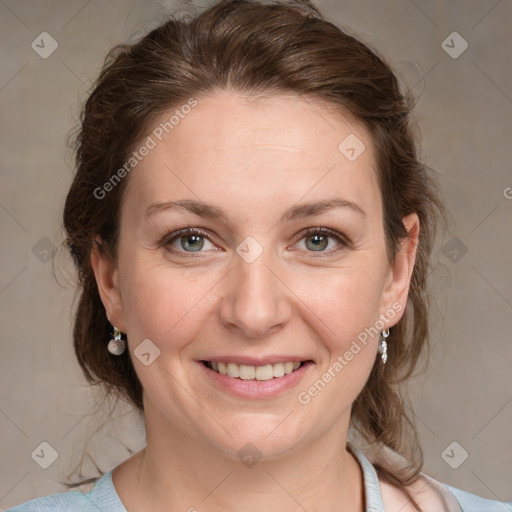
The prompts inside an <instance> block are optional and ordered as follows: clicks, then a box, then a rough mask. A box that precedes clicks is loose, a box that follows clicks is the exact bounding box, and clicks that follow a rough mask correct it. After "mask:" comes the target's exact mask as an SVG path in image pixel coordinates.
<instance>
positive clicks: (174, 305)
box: [120, 255, 212, 346]
mask: <svg viewBox="0 0 512 512" xmlns="http://www.w3.org/2000/svg"><path fill="white" fill-rule="evenodd" d="M120 265H121V262H120ZM122 270H123V271H124V276H125V277H124V279H123V281H122V286H121V293H122V299H123V308H124V311H125V317H126V324H127V330H128V333H129V335H130V338H131V340H132V341H133V342H134V343H137V342H140V341H141V340H143V339H146V338H149V339H151V340H152V341H153V342H154V343H156V344H157V345H158V346H162V345H163V344H164V342H165V344H166V346H168V345H169V343H170V342H171V343H173V344H175V345H178V344H179V343H180V342H179V341H178V340H180V339H182V338H183V337H184V336H186V338H187V340H184V343H185V342H186V341H188V340H189V339H191V338H192V337H193V335H194V332H192V331H193V330H194V329H196V330H200V326H201V325H202V324H203V323H204V322H203V320H202V319H201V316H202V312H203V310H204V302H202V299H204V298H205V296H206V295H207V294H208V291H209V290H210V289H211V288H212V282H211V281H212V278H211V275H210V276H209V277H208V276H207V275H203V274H202V273H197V272H196V273H194V272H193V271H190V272H183V271H180V270H179V269H176V268H171V267H169V266H168V265H166V263H165V262H164V263H162V262H160V263H156V264H155V262H154V260H151V259H150V258H147V259H144V258H140V257H139V258H138V257H137V255H134V257H133V258H126V261H125V265H124V268H123V269H122ZM184 330H186V331H187V332H186V333H185V332H184ZM191 330H192V331H191ZM189 331H190V332H189Z"/></svg>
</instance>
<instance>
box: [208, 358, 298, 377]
mask: <svg viewBox="0 0 512 512" xmlns="http://www.w3.org/2000/svg"><path fill="white" fill-rule="evenodd" d="M203 364H204V365H205V366H206V367H208V368H210V369H211V370H213V371H214V372H217V373H220V374H222V375H227V376H228V377H232V378H234V379H241V380H252V379H255V380H271V379H278V378H281V377H284V376H285V375H289V374H291V373H292V372H294V371H295V370H297V369H299V368H300V367H301V365H302V362H300V361H295V362H287V363H275V364H266V365H264V366H251V365H245V364H237V363H228V364H226V363H221V362H217V361H203Z"/></svg>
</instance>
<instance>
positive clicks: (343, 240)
mask: <svg viewBox="0 0 512 512" xmlns="http://www.w3.org/2000/svg"><path fill="white" fill-rule="evenodd" d="M318 234H321V235H328V236H329V237H330V238H334V239H335V240H336V241H337V242H338V243H339V244H340V245H341V247H338V248H337V249H331V250H329V251H306V252H310V253H315V252H318V253H320V254H321V255H313V254H312V257H313V258H322V257H325V255H328V256H332V255H333V254H334V253H338V252H339V251H342V250H344V249H347V248H349V247H351V242H350V240H349V239H348V238H347V237H345V236H344V235H342V234H341V233H338V232H337V231H334V230H332V229H328V228H308V229H306V230H304V231H302V232H301V233H300V238H298V239H297V242H300V241H301V240H302V239H303V238H306V237H308V236H310V235H318ZM187 235H188V236H190V235H198V236H202V237H205V238H207V239H208V240H209V241H210V242H211V243H214V242H213V241H212V240H211V239H210V236H209V235H208V233H207V232H206V231H203V230H201V229H198V228H190V227H189V228H184V229H180V230H179V231H175V232H174V233H171V234H170V235H168V236H165V237H164V238H163V239H162V241H161V242H160V245H161V246H163V247H166V248H169V246H170V245H171V243H172V242H174V241H175V240H177V239H179V238H182V237H184V236H187ZM297 242H296V243H297ZM169 250H170V251H171V252H173V253H177V254H180V255H181V254H188V255H189V256H187V257H192V258H201V257H203V256H199V254H201V252H202V251H198V252H197V255H196V253H194V252H187V251H180V250H177V249H175V248H174V247H172V248H169Z"/></svg>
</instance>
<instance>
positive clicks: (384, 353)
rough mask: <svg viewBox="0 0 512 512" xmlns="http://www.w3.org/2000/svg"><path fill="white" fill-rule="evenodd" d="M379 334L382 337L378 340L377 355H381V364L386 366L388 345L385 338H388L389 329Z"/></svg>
mask: <svg viewBox="0 0 512 512" xmlns="http://www.w3.org/2000/svg"><path fill="white" fill-rule="evenodd" d="M380 334H381V336H382V337H381V339H380V340H379V353H380V354H381V357H382V362H383V364H386V361H387V360H388V343H387V341H386V338H387V337H388V336H389V329H384V330H383V331H382V332H381V333H380Z"/></svg>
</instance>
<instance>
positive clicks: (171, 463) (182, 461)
mask: <svg viewBox="0 0 512 512" xmlns="http://www.w3.org/2000/svg"><path fill="white" fill-rule="evenodd" d="M148 417H151V418H152V420H153V421H148V419H147V418H148ZM154 420H155V416H154V415H147V416H146V437H147V446H146V448H145V449H144V450H142V451H141V452H139V453H137V454H136V455H135V456H133V457H132V458H131V459H129V460H128V461H126V462H125V463H123V464H122V465H121V466H119V467H118V468H117V469H116V470H115V471H114V473H113V482H114V486H115V488H116V490H117V492H118V494H119V496H120V498H121V500H122V501H123V503H124V504H125V506H126V508H127V509H128V510H152V511H155V512H159V511H160V510H162V511H164V510H165V511H167V510H183V511H189V512H201V511H203V510H208V511H211V512H220V511H222V512H234V511H235V510H236V511H239V510H244V511H246V512H256V511H261V510H265V511H268V512H278V511H279V512H288V511H290V512H291V511H296V510H300V509H302V510H324V509H325V510H332V511H337V510H340V511H341V510H351V511H361V512H362V511H363V510H364V481H363V475H362V471H361V468H360V466H359V464H358V462H357V461H356V460H355V458H354V456H353V455H352V454H351V453H350V452H349V451H348V450H347V448H346V440H347V432H348V424H347V425H346V427H345V428H341V427H340V426H339V425H336V426H335V427H333V428H332V429H331V430H330V431H328V432H326V433H324V435H322V436H320V437H319V438H318V439H316V440H314V441H309V442H308V444H304V446H302V447H300V448H297V449H296V450H293V451H288V452H287V453H285V454H284V455H280V456H279V457H275V458H273V459H272V460H268V459H267V458H265V457H264V456H262V458H261V459H259V460H257V461H256V462H254V461H253V462H254V463H253V464H252V463H251V462H247V463H246V464H244V463H243V462H241V460H239V459H237V458H234V457H230V456H229V455H227V454H225V453H223V452H222V451H220V450H219V449H217V448H216V447H212V446H211V445H210V444H207V443H206V442H204V441H203V440H202V439H200V438H194V437H193V436H191V434H190V432H186V431H184V430H181V431H180V430H179V429H176V428H172V429H171V428H169V426H167V430H163V429H162V426H163V425H162V424H161V423H160V422H159V421H154ZM159 423H160V424H159ZM162 432H166V433H165V435H162Z"/></svg>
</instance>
